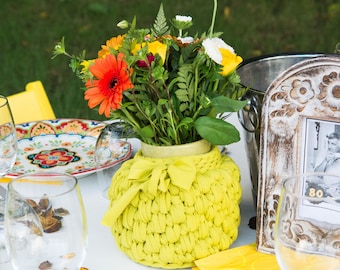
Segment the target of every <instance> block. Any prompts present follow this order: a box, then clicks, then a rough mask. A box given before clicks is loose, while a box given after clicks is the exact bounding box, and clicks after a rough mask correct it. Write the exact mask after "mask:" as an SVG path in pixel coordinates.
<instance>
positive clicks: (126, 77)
mask: <svg viewBox="0 0 340 270" xmlns="http://www.w3.org/2000/svg"><path fill="white" fill-rule="evenodd" d="M215 2H217V1H215ZM216 9H217V3H215V9H214V13H213V19H212V23H211V27H210V29H209V32H208V33H203V34H201V35H200V36H198V35H197V34H196V35H194V36H189V35H188V34H187V33H185V34H184V31H183V30H185V29H187V28H189V27H190V26H191V25H192V24H193V22H192V18H191V17H190V16H176V17H175V18H174V19H172V20H171V25H168V21H167V19H166V17H165V13H164V10H163V6H162V5H161V6H160V9H159V12H158V15H157V17H156V19H155V22H154V24H153V27H151V29H138V28H136V18H134V19H133V20H132V22H128V21H126V20H124V21H121V22H120V23H119V24H118V26H119V27H120V28H127V29H128V30H127V32H126V34H124V35H118V36H115V37H112V38H111V39H109V40H107V41H106V44H105V45H102V46H101V47H102V48H101V50H100V51H99V52H98V57H97V58H96V59H91V60H86V59H85V51H83V53H82V54H81V55H79V56H75V55H71V54H69V53H68V52H67V51H66V50H65V43H64V38H63V39H62V40H61V42H60V43H58V44H57V45H56V47H55V50H54V57H55V56H57V55H62V54H63V55H67V56H69V57H70V58H71V62H70V66H71V68H72V70H73V71H75V72H76V74H77V75H78V76H79V78H80V79H81V80H83V81H84V83H85V92H84V96H85V100H87V101H88V106H89V107H90V108H91V109H92V108H98V112H99V114H104V115H105V116H106V117H108V118H111V119H120V120H123V121H124V122H125V124H126V125H127V126H128V127H130V128H131V129H132V130H133V132H134V134H135V136H136V137H137V138H139V139H141V141H143V142H145V143H148V144H152V145H179V144H183V143H190V142H194V141H197V140H199V139H202V138H203V139H205V140H207V141H209V142H211V143H212V144H214V145H226V144H230V143H234V142H236V141H238V140H239V133H238V131H237V129H236V128H235V127H234V126H233V125H231V124H229V123H228V122H226V121H225V119H223V116H225V114H223V113H225V112H235V111H238V110H239V109H241V108H242V107H243V106H244V105H245V101H239V100H238V99H239V98H240V97H241V96H243V95H244V92H245V89H244V88H243V87H241V85H240V78H239V76H238V75H237V73H236V68H237V67H238V65H239V64H240V63H241V62H242V58H241V57H240V56H237V55H236V54H235V52H234V49H233V48H232V47H231V46H229V45H227V44H226V43H225V42H224V41H223V40H222V39H221V38H219V36H220V35H221V33H214V29H213V28H214V22H215V16H216ZM174 31H176V33H174Z"/></svg>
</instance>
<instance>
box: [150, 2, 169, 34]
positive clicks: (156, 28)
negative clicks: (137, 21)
mask: <svg viewBox="0 0 340 270" xmlns="http://www.w3.org/2000/svg"><path fill="white" fill-rule="evenodd" d="M153 32H154V34H155V35H156V36H164V35H167V34H169V27H168V25H167V20H166V17H165V13H164V9H163V4H161V5H160V7H159V10H158V14H157V16H156V19H155V22H154V24H153Z"/></svg>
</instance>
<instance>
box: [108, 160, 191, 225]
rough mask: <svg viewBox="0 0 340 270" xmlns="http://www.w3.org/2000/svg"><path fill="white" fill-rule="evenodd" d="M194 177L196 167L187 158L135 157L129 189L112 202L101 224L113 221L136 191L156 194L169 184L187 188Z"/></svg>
mask: <svg viewBox="0 0 340 270" xmlns="http://www.w3.org/2000/svg"><path fill="white" fill-rule="evenodd" d="M195 177H196V167H195V165H194V163H193V162H190V160H188V158H176V159H173V160H171V162H169V160H168V159H155V160H148V159H142V158H141V159H137V160H134V162H133V164H132V166H131V168H130V171H129V174H128V177H127V181H133V182H134V183H133V184H132V185H131V187H130V188H129V190H127V191H126V192H125V193H124V194H121V196H120V197H119V198H117V199H116V200H115V201H113V202H112V204H111V207H110V210H109V211H108V212H107V213H106V214H105V216H104V218H103V224H104V225H109V224H111V223H112V222H114V221H115V220H116V219H117V218H118V217H119V216H120V215H121V213H122V212H123V211H124V209H125V208H126V207H127V206H128V205H129V204H130V202H131V201H132V200H133V199H134V198H135V196H136V195H137V194H138V192H140V191H143V192H145V193H147V194H150V195H153V196H156V195H157V192H158V191H161V192H166V191H167V190H168V186H169V184H170V183H171V184H173V185H175V186H177V187H179V188H181V189H184V190H189V188H190V187H191V185H192V183H193V181H194V179H195Z"/></svg>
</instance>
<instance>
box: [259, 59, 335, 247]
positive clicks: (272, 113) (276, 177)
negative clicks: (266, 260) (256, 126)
mask: <svg viewBox="0 0 340 270" xmlns="http://www.w3.org/2000/svg"><path fill="white" fill-rule="evenodd" d="M261 120H262V121H261V138H260V160H259V183H258V201H257V228H256V243H257V250H258V251H260V252H264V253H274V227H275V218H276V209H277V205H278V202H279V198H280V192H281V185H282V179H283V178H284V177H286V176H291V175H295V174H300V173H303V172H310V171H312V170H313V169H312V166H311V165H310V164H309V163H310V162H312V161H313V162H316V161H315V160H314V158H313V157H312V156H309V154H310V152H308V151H311V150H308V149H309V148H310V147H313V148H314V147H316V144H317V143H319V145H318V147H319V150H318V151H319V152H318V154H319V153H321V152H322V150H323V149H322V148H324V147H325V146H324V145H321V139H320V138H319V141H317V140H316V139H315V137H314V136H315V135H316V134H315V133H311V132H312V131H311V130H312V128H311V125H312V124H313V122H314V123H316V122H320V123H322V124H323V125H324V126H330V127H331V128H332V127H333V128H335V127H337V126H338V125H340V55H330V56H319V57H316V58H312V59H309V60H306V61H303V62H300V63H298V64H296V65H294V66H292V67H291V68H289V69H287V70H286V71H285V72H283V73H282V74H281V75H279V76H278V78H277V79H276V80H275V81H274V82H273V83H272V84H271V85H270V86H269V88H268V89H267V91H266V93H265V97H264V101H263V108H262V119H261ZM323 131H325V128H324V130H323ZM319 136H321V133H320V131H319Z"/></svg>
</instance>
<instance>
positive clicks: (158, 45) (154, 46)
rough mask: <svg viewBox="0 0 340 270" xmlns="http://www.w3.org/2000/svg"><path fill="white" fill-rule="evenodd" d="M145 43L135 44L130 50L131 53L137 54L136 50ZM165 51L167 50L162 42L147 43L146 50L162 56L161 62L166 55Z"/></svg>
mask: <svg viewBox="0 0 340 270" xmlns="http://www.w3.org/2000/svg"><path fill="white" fill-rule="evenodd" d="M145 45H146V43H144V42H143V43H142V44H137V45H136V46H135V47H134V49H133V50H132V53H133V54H137V52H138V51H139V50H140V49H142V48H143V47H144V46H145ZM166 51H167V46H166V45H165V44H163V43H162V42H159V41H153V42H150V43H148V52H149V53H152V54H153V55H156V54H159V56H160V57H161V58H162V62H163V63H164V62H165V57H166Z"/></svg>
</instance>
